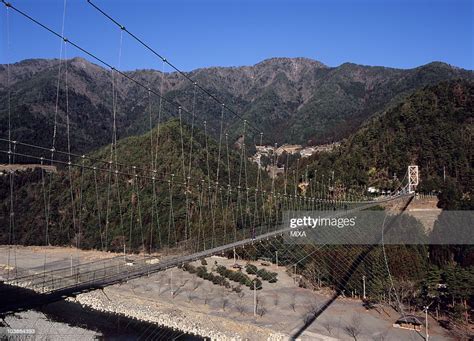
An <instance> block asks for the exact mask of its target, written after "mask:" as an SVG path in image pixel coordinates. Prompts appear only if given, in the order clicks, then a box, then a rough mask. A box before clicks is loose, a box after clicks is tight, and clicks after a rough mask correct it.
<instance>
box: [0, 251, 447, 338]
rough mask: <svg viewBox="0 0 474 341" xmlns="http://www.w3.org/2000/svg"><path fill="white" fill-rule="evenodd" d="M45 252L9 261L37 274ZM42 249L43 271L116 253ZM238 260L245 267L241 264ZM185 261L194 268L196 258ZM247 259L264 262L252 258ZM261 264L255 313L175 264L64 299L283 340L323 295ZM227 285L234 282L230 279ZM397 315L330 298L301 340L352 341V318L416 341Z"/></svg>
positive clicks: (246, 297)
mask: <svg viewBox="0 0 474 341" xmlns="http://www.w3.org/2000/svg"><path fill="white" fill-rule="evenodd" d="M6 251H7V250H6V249H5V248H3V249H2V248H0V276H2V274H1V266H2V264H6V262H5V261H6V260H7V257H6V255H7V253H6ZM44 254H45V252H44V249H41V248H29V247H24V248H23V247H22V248H18V249H17V250H16V261H17V262H16V264H17V266H18V268H21V269H22V271H28V272H33V271H38V269H42V264H43V262H44V258H42V256H44ZM46 254H47V259H50V260H51V265H50V268H51V267H53V266H54V267H67V266H68V264H70V262H71V255H76V258H74V257H73V262H81V263H83V262H86V261H92V260H94V259H97V260H98V259H104V257H113V256H116V255H114V254H110V253H103V252H98V251H76V250H73V249H68V248H48V249H47V251H46ZM10 259H11V258H10ZM216 262H217V264H219V265H225V266H226V267H228V268H230V267H231V265H232V264H233V260H232V259H226V258H222V257H209V258H207V263H208V265H207V269H208V271H209V272H211V271H213V270H214V269H215V268H214V267H215V263H216ZM239 263H240V264H241V265H245V262H242V261H240V262H239ZM10 264H11V263H10ZM192 264H193V265H195V266H199V265H201V263H200V262H194V263H192ZM253 264H255V265H257V266H258V267H259V268H261V267H263V266H262V265H261V264H260V263H259V262H254V263H253ZM4 268H5V267H4ZM265 268H266V269H268V270H270V271H274V272H277V273H278V281H277V282H276V283H268V282H266V281H263V289H262V290H259V291H257V297H256V298H257V301H258V305H259V308H260V310H259V311H260V314H259V315H258V316H254V313H253V304H254V292H253V290H250V289H249V288H247V287H244V286H242V293H240V294H238V293H235V292H232V291H230V289H225V288H224V287H221V286H217V285H214V284H213V283H212V282H210V281H207V280H203V279H201V278H198V277H197V276H196V275H195V274H190V273H189V272H186V271H183V270H182V269H178V268H174V269H168V270H166V271H164V272H161V273H157V274H153V275H150V276H149V277H143V278H139V279H135V280H131V281H129V282H127V283H123V284H120V285H114V286H110V287H107V288H105V289H104V290H103V291H99V290H98V291H94V292H90V293H86V294H81V295H79V296H77V297H76V298H71V299H68V300H69V301H71V302H77V303H80V304H81V305H83V306H86V307H90V308H93V309H95V310H98V311H104V312H109V313H116V314H119V315H124V316H128V317H130V318H134V319H138V320H143V321H148V322H151V323H154V324H156V325H157V326H166V327H170V328H174V329H178V330H181V331H183V332H185V333H189V334H194V335H201V336H206V337H210V338H212V339H215V340H246V339H247V340H284V339H287V337H288V336H289V335H290V334H291V333H292V331H294V330H296V329H297V328H298V326H300V325H301V322H302V320H303V319H304V317H305V316H306V315H307V314H308V312H309V311H311V310H314V308H315V307H320V306H322V305H323V304H324V303H325V302H327V300H328V299H329V295H328V294H327V293H326V294H325V293H322V292H321V293H316V292H313V291H311V290H308V289H302V288H298V287H297V285H296V284H295V283H294V280H293V278H292V277H291V276H289V275H288V274H287V272H286V269H285V268H284V267H277V266H275V265H270V266H268V267H265ZM243 271H245V270H243ZM3 275H5V272H3ZM231 284H233V285H236V283H234V282H231ZM397 317H398V316H397V314H396V313H395V312H394V311H392V310H391V309H389V308H385V309H383V310H380V309H379V310H378V311H375V310H370V311H367V310H366V309H365V308H363V307H362V304H361V302H360V301H357V300H352V299H344V298H342V299H337V300H336V301H334V302H333V303H332V304H331V305H330V306H329V308H328V309H326V310H325V311H324V312H323V314H322V315H321V316H320V317H319V318H318V319H317V320H316V321H315V322H314V323H313V324H312V325H311V326H310V327H309V328H308V330H307V331H306V332H305V333H304V334H303V335H302V336H301V340H333V339H342V340H352V339H353V337H351V336H350V335H349V334H348V333H347V327H348V326H350V325H351V324H352V323H354V321H356V320H357V323H358V326H359V328H360V334H359V335H358V337H357V339H358V340H374V339H380V340H381V339H383V340H400V339H404V340H422V339H423V338H422V337H421V335H420V334H418V333H416V332H413V331H407V330H402V329H397V328H393V327H392V324H393V322H394V321H395V320H396V319H397ZM430 322H431V326H433V328H432V329H431V330H430V338H431V340H446V339H448V338H447V336H446V335H444V333H443V330H442V329H441V328H439V327H438V326H436V324H435V322H434V321H431V320H430ZM157 328H158V327H157Z"/></svg>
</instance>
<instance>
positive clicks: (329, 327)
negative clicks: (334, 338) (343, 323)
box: [323, 321, 334, 335]
mask: <svg viewBox="0 0 474 341" xmlns="http://www.w3.org/2000/svg"><path fill="white" fill-rule="evenodd" d="M323 327H324V329H326V331H327V332H328V334H329V335H331V334H332V330H333V329H334V326H333V325H332V324H331V323H330V322H329V321H324V322H323Z"/></svg>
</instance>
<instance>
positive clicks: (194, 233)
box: [0, 120, 269, 250]
mask: <svg viewBox="0 0 474 341" xmlns="http://www.w3.org/2000/svg"><path fill="white" fill-rule="evenodd" d="M152 145H153V148H152V147H151V146H152ZM18 148H23V149H24V150H20V152H21V153H24V154H29V155H31V153H30V152H29V151H28V150H29V149H30V148H29V147H27V146H26V147H25V146H18ZM242 153H245V150H242V149H241V150H240V151H239V150H235V149H233V148H232V147H230V148H227V145H226V144H225V143H224V141H222V142H221V143H220V144H219V142H218V141H215V140H213V139H212V138H209V137H208V136H207V135H205V134H204V133H203V132H202V131H198V130H196V129H193V128H192V127H190V126H187V125H184V124H183V125H180V123H179V121H178V120H170V121H168V122H166V123H163V124H161V125H160V126H159V127H157V128H155V129H154V130H152V131H150V132H148V133H146V134H144V135H140V136H132V137H128V138H124V139H122V140H120V141H118V143H117V144H116V147H113V146H111V145H108V146H105V147H103V148H101V149H99V150H97V151H95V152H93V153H90V154H87V155H85V157H84V158H79V159H76V160H73V162H72V166H71V167H70V169H69V167H68V166H66V165H61V164H58V163H55V165H58V168H57V172H56V173H55V174H52V173H49V172H47V171H45V170H42V169H36V170H34V171H31V170H30V171H17V172H15V174H14V176H13V179H12V182H11V183H13V186H14V190H13V193H14V197H13V199H12V200H13V205H14V208H13V209H14V212H15V222H14V223H15V225H14V236H13V237H12V236H11V235H10V233H9V229H7V228H6V227H8V226H9V216H10V214H9V213H10V208H11V206H10V199H11V197H10V178H9V176H1V173H0V226H2V227H5V228H4V229H1V230H0V244H7V243H8V241H9V239H8V238H10V237H12V238H14V241H13V242H14V243H18V244H22V245H30V244H33V245H37V244H39V245H44V244H47V243H50V244H52V245H75V246H78V247H82V248H96V249H104V248H105V249H108V250H110V249H114V250H115V249H116V250H121V249H122V248H123V244H124V241H125V243H126V245H127V247H129V248H132V249H133V250H143V248H144V247H146V250H149V249H152V250H156V249H158V248H161V247H167V246H176V245H177V244H178V243H179V242H180V241H183V240H185V239H190V238H194V240H198V239H199V240H200V242H201V243H203V242H204V241H205V240H208V239H209V238H211V237H212V236H213V232H214V231H217V230H219V229H229V230H227V232H228V233H229V235H230V232H231V231H233V230H230V229H231V228H233V227H235V226H236V224H239V227H238V228H243V227H245V224H246V221H245V218H243V219H240V218H238V217H242V216H245V215H246V214H247V213H248V212H247V213H246V212H242V210H244V208H243V206H242V207H241V206H238V205H239V204H240V200H242V204H241V205H244V203H243V200H244V199H243V196H245V192H243V191H244V190H242V192H239V194H237V193H236V189H237V187H238V186H240V185H241V186H242V188H244V189H245V187H246V186H249V187H253V188H255V186H256V181H257V178H258V179H260V180H261V181H262V182H261V184H262V185H263V186H265V184H266V183H267V184H268V182H269V181H268V178H267V176H266V174H263V173H260V175H259V176H258V177H257V168H256V166H255V165H253V164H249V163H248V162H247V163H246V165H245V166H244V165H243V164H242V160H246V159H247V158H246V156H245V154H242ZM43 155H48V153H47V152H46V153H44V152H43ZM55 160H57V161H61V162H64V163H66V162H67V157H65V156H64V155H62V156H61V155H57V156H56V158H55ZM25 162H29V163H35V162H37V160H28V159H25ZM218 170H219V171H218ZM153 178H155V180H153ZM185 179H186V180H185ZM228 184H230V185H231V186H232V187H231V192H229V191H228ZM238 195H240V196H242V197H240V198H239V197H237V196H238ZM261 202H262V201H260V204H261ZM236 205H237V206H236ZM245 205H250V203H249V202H248V197H247V200H246V201H245ZM254 206H255V203H254V204H253V206H252V209H253V208H254ZM245 207H248V206H245ZM186 212H188V213H186ZM236 215H237V216H238V217H236ZM231 217H232V218H231ZM239 219H240V220H239ZM222 234H223V233H222V231H221V233H219V235H222ZM46 236H47V241H46Z"/></svg>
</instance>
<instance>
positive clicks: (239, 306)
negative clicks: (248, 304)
mask: <svg viewBox="0 0 474 341" xmlns="http://www.w3.org/2000/svg"><path fill="white" fill-rule="evenodd" d="M235 309H236V310H237V311H238V312H239V313H240V315H243V314H244V313H245V310H246V309H245V306H244V303H243V302H242V300H239V301H238V302H237V303H236V304H235Z"/></svg>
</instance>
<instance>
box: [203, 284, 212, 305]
mask: <svg viewBox="0 0 474 341" xmlns="http://www.w3.org/2000/svg"><path fill="white" fill-rule="evenodd" d="M212 291H213V288H212V287H211V289H210V290H209V291H207V292H206V293H205V294H204V304H208V303H209V302H210V301H211V296H212Z"/></svg>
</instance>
